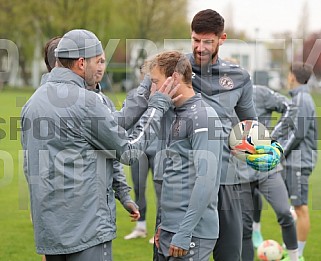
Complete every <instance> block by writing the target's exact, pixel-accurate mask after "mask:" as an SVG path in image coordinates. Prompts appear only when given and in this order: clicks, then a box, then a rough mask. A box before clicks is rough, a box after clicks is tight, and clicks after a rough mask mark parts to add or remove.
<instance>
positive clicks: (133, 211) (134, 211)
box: [124, 201, 140, 222]
mask: <svg viewBox="0 0 321 261" xmlns="http://www.w3.org/2000/svg"><path fill="white" fill-rule="evenodd" d="M124 207H125V209H126V210H127V211H128V212H129V213H130V214H129V216H130V217H131V220H130V221H132V222H134V221H137V220H138V219H139V218H140V213H139V210H138V207H137V205H136V204H135V203H134V202H131V201H128V202H125V203H124Z"/></svg>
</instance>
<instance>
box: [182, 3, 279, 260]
mask: <svg viewBox="0 0 321 261" xmlns="http://www.w3.org/2000/svg"><path fill="white" fill-rule="evenodd" d="M191 38H192V50H193V53H192V54H190V55H189V56H188V57H189V58H190V62H191V64H192V70H193V76H192V81H193V89H194V90H195V92H196V93H201V95H202V98H203V99H204V101H205V102H206V103H207V104H209V105H210V106H212V107H213V108H214V109H215V111H216V112H217V114H218V116H219V117H220V119H221V121H222V125H223V132H224V137H223V139H224V147H223V155H222V168H221V172H220V175H221V179H220V189H219V199H218V212H219V221H220V235H219V239H218V240H217V243H216V245H215V249H214V254H213V256H214V259H215V261H227V260H233V261H239V260H241V242H242V211H241V204H240V197H239V191H240V185H239V177H238V175H237V173H236V172H235V171H233V168H229V166H230V165H229V161H230V157H231V155H230V149H229V147H228V143H227V137H228V135H229V133H230V131H231V128H232V126H233V125H234V124H235V123H236V122H238V121H239V120H240V121H242V120H250V119H256V112H255V109H254V104H253V100H252V93H253V86H252V82H251V79H250V75H249V73H248V72H247V71H246V70H244V69H243V68H240V67H239V66H238V65H235V64H231V63H230V62H227V61H224V60H222V59H220V58H219V47H220V46H221V45H222V44H223V43H224V41H225V40H226V39H227V35H226V33H225V32H224V18H223V17H222V16H221V15H220V14H219V13H217V12H216V11H214V10H211V9H206V10H202V11H200V12H198V13H197V14H196V15H195V16H194V18H193V20H192V23H191ZM236 116H237V117H236ZM271 146H273V144H272V145H271ZM271 146H267V148H266V149H267V150H270V149H271V152H273V155H268V156H267V155H266V154H265V153H266V152H265V150H263V151H262V154H256V155H255V157H254V156H253V158H255V160H251V161H248V164H250V165H251V167H254V168H258V167H259V166H260V167H263V166H264V167H266V168H268V169H271V168H274V167H275V166H276V164H273V165H272V164H271V163H270V162H272V161H270V158H269V157H272V156H273V157H276V158H277V159H278V161H276V163H278V162H279V159H280V155H281V153H280V154H278V153H277V151H276V150H274V147H273V148H270V147H271Z"/></svg>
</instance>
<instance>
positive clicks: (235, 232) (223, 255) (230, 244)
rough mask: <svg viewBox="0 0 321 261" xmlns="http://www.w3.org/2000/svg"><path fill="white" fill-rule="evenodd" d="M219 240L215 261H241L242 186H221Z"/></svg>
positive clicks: (219, 195)
mask: <svg viewBox="0 0 321 261" xmlns="http://www.w3.org/2000/svg"><path fill="white" fill-rule="evenodd" d="M217 210H218V215H219V222H220V232H219V238H218V239H217V242H216V244H215V247H214V251H213V257H214V259H215V261H240V260H241V251H242V208H241V202H240V185H220V189H219V192H218V206H217Z"/></svg>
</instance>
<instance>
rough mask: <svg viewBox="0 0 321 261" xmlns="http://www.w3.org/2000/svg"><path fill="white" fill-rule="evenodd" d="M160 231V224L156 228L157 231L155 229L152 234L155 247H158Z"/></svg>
mask: <svg viewBox="0 0 321 261" xmlns="http://www.w3.org/2000/svg"><path fill="white" fill-rule="evenodd" d="M160 231H161V229H160V226H159V227H158V228H157V231H156V233H155V236H154V243H155V246H156V247H157V248H159V235H160Z"/></svg>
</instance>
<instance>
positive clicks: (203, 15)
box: [191, 9, 224, 36]
mask: <svg viewBox="0 0 321 261" xmlns="http://www.w3.org/2000/svg"><path fill="white" fill-rule="evenodd" d="M191 29H192V31H194V32H195V33H197V34H200V33H214V34H216V35H217V36H220V35H221V34H222V33H223V31H224V18H223V17H222V16H221V15H220V14H219V13H218V12H216V11H214V10H212V9H206V10H202V11H199V12H198V13H197V14H196V15H195V16H194V18H193V21H192V24H191Z"/></svg>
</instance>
